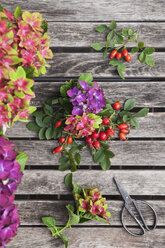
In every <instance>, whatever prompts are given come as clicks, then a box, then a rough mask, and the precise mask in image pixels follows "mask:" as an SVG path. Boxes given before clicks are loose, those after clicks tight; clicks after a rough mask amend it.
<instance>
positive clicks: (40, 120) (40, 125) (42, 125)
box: [35, 117, 45, 127]
mask: <svg viewBox="0 0 165 248" xmlns="http://www.w3.org/2000/svg"><path fill="white" fill-rule="evenodd" d="M35 121H36V123H37V125H38V126H39V127H45V123H44V122H43V120H42V117H36V119H35Z"/></svg>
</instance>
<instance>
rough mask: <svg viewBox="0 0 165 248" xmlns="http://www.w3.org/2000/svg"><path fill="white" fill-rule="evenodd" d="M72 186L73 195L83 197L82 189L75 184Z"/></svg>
mask: <svg viewBox="0 0 165 248" xmlns="http://www.w3.org/2000/svg"><path fill="white" fill-rule="evenodd" d="M72 184H73V194H78V195H81V194H82V187H81V186H80V185H78V184H75V183H74V182H73V183H72Z"/></svg>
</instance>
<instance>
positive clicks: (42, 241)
mask: <svg viewBox="0 0 165 248" xmlns="http://www.w3.org/2000/svg"><path fill="white" fill-rule="evenodd" d="M64 234H65V235H67V236H68V237H69V245H70V247H71V248H134V247H138V248H160V247H162V248H163V247H164V245H165V240H164V237H165V229H156V230H155V231H154V232H150V233H147V235H145V236H143V237H141V238H137V237H132V236H131V235H128V234H127V233H126V231H125V230H124V229H123V228H111V227H109V226H107V227H106V228H105V227H100V228H98V227H97V228H92V229H91V228H89V227H81V228H69V229H67V230H66V231H65V233H64ZM13 247H14V248H22V247H28V248H29V247H42V248H55V247H56V248H63V247H64V245H63V243H62V241H61V240H59V239H54V238H52V237H51V235H50V231H49V230H48V229H46V228H39V227H33V228H32V227H23V228H19V232H18V236H17V237H16V238H15V239H14V240H13V241H12V242H11V243H10V244H8V248H13Z"/></svg>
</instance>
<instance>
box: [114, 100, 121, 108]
mask: <svg viewBox="0 0 165 248" xmlns="http://www.w3.org/2000/svg"><path fill="white" fill-rule="evenodd" d="M113 109H114V110H119V109H121V104H120V102H119V101H118V102H115V103H114V104H113Z"/></svg>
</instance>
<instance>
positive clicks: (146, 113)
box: [134, 108, 149, 117]
mask: <svg viewBox="0 0 165 248" xmlns="http://www.w3.org/2000/svg"><path fill="white" fill-rule="evenodd" d="M148 113H149V108H143V109H141V110H140V111H139V112H137V113H136V114H134V116H135V117H144V116H146V115H148Z"/></svg>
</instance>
